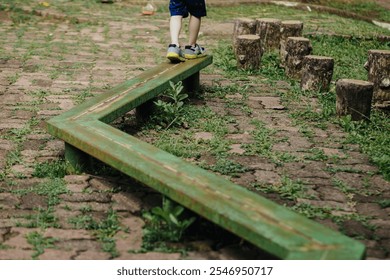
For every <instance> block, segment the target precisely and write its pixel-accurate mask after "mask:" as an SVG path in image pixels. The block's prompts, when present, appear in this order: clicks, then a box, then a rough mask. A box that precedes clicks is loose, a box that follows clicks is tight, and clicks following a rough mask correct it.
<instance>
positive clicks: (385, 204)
mask: <svg viewBox="0 0 390 280" xmlns="http://www.w3.org/2000/svg"><path fill="white" fill-rule="evenodd" d="M378 204H379V205H380V207H382V208H388V207H390V199H383V200H380V201H378Z"/></svg>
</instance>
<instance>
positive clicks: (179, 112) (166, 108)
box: [154, 81, 188, 129]
mask: <svg viewBox="0 0 390 280" xmlns="http://www.w3.org/2000/svg"><path fill="white" fill-rule="evenodd" d="M169 84H170V86H171V89H170V90H168V91H167V92H166V93H165V94H163V95H162V97H163V98H166V99H167V100H168V101H165V100H161V99H160V100H158V101H155V102H154V104H155V105H156V106H157V108H158V109H160V110H161V112H162V114H161V115H159V116H157V117H156V118H161V119H160V121H161V122H162V123H165V124H166V129H168V128H169V127H171V126H172V125H173V124H175V123H176V124H179V123H180V122H181V121H182V118H183V110H184V100H185V99H186V98H188V94H185V93H182V91H183V89H184V87H183V85H182V82H181V81H180V82H178V83H177V84H174V83H173V82H172V81H169Z"/></svg>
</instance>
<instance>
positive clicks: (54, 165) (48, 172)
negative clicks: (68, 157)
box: [32, 159, 69, 179]
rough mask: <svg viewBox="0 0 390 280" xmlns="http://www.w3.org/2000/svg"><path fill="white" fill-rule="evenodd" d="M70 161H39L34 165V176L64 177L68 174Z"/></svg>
mask: <svg viewBox="0 0 390 280" xmlns="http://www.w3.org/2000/svg"><path fill="white" fill-rule="evenodd" d="M68 170H69V163H68V162H67V161H64V160H61V159H60V160H56V161H52V162H38V163H36V164H35V165H34V172H33V173H32V176H34V177H38V178H53V179H54V178H64V177H65V175H67V174H68Z"/></svg>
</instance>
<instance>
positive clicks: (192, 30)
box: [188, 15, 201, 46]
mask: <svg viewBox="0 0 390 280" xmlns="http://www.w3.org/2000/svg"><path fill="white" fill-rule="evenodd" d="M200 24H201V18H197V17H194V16H192V15H190V22H189V38H188V45H191V46H195V44H196V42H197V40H198V34H199V30H200Z"/></svg>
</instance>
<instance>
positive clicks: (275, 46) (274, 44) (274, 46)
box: [256, 18, 281, 52]
mask: <svg viewBox="0 0 390 280" xmlns="http://www.w3.org/2000/svg"><path fill="white" fill-rule="evenodd" d="M256 22H257V24H256V34H258V35H259V36H260V40H261V46H262V48H263V52H266V51H272V50H279V44H280V24H281V21H280V20H279V19H275V18H259V19H257V20H256Z"/></svg>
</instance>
